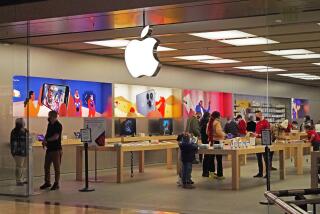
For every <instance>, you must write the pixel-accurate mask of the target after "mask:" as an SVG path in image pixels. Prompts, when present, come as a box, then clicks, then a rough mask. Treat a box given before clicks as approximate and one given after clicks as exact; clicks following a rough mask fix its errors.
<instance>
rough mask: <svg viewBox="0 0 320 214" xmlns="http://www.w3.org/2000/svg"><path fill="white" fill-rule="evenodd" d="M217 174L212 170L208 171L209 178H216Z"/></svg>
mask: <svg viewBox="0 0 320 214" xmlns="http://www.w3.org/2000/svg"><path fill="white" fill-rule="evenodd" d="M217 177H218V176H217V174H216V173H214V172H210V173H209V178H211V179H216V178H217Z"/></svg>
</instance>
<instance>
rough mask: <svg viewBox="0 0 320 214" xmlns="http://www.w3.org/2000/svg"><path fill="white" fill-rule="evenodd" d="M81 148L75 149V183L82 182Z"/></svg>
mask: <svg viewBox="0 0 320 214" xmlns="http://www.w3.org/2000/svg"><path fill="white" fill-rule="evenodd" d="M82 161H83V147H82V146H77V147H76V181H82V164H83V163H82Z"/></svg>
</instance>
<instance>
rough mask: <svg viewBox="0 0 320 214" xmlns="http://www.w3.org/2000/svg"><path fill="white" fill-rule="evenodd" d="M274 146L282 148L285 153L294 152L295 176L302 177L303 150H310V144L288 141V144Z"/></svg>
mask: <svg viewBox="0 0 320 214" xmlns="http://www.w3.org/2000/svg"><path fill="white" fill-rule="evenodd" d="M274 145H277V146H282V147H283V148H284V149H285V150H286V151H287V150H293V151H294V163H295V164H294V165H295V167H296V171H297V175H303V157H304V155H303V151H304V149H309V151H311V150H312V146H311V143H305V142H303V141H301V142H295V141H291V142H290V141H289V142H288V143H276V144H274Z"/></svg>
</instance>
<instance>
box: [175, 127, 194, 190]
mask: <svg viewBox="0 0 320 214" xmlns="http://www.w3.org/2000/svg"><path fill="white" fill-rule="evenodd" d="M180 139H181V142H180V143H179V147H180V150H181V162H182V170H181V179H182V187H183V188H185V189H193V188H194V186H193V181H192V180H191V173H192V162H193V161H194V160H195V154H196V152H197V151H198V145H197V144H196V142H195V138H193V137H191V136H190V134H188V133H187V134H183V135H182V136H181V137H180Z"/></svg>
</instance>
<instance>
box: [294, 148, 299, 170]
mask: <svg viewBox="0 0 320 214" xmlns="http://www.w3.org/2000/svg"><path fill="white" fill-rule="evenodd" d="M293 149H294V151H293V159H294V166H295V167H297V165H298V147H295V148H293Z"/></svg>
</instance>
